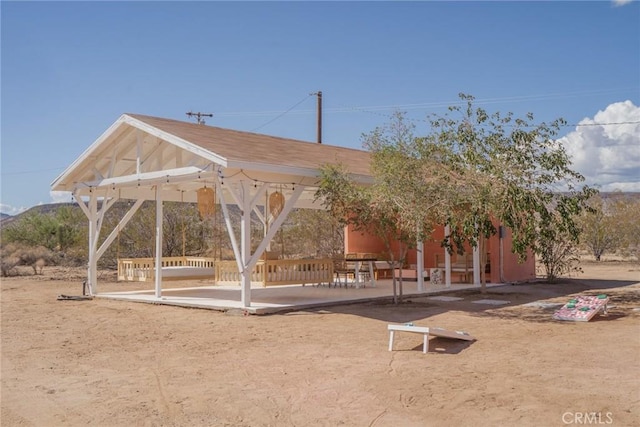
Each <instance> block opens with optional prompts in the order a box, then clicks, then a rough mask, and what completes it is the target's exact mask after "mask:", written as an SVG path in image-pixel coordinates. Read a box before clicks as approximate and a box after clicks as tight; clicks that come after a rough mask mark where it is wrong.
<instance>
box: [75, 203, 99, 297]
mask: <svg viewBox="0 0 640 427" xmlns="http://www.w3.org/2000/svg"><path fill="white" fill-rule="evenodd" d="M78 202H79V203H82V201H81V200H79V201H78ZM97 234H98V195H97V194H96V191H92V192H91V196H90V198H89V266H88V271H87V279H88V280H89V293H90V294H91V295H95V294H96V293H97V292H98V286H97V283H96V282H97V280H98V257H97V253H96V248H97V243H98V236H97Z"/></svg>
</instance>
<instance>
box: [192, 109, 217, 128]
mask: <svg viewBox="0 0 640 427" xmlns="http://www.w3.org/2000/svg"><path fill="white" fill-rule="evenodd" d="M187 116H188V117H195V118H196V121H197V122H198V124H199V125H203V124H204V119H203V117H213V114H210V113H201V112H199V111H198V112H197V113H193V112H191V111H189V112H188V113H187Z"/></svg>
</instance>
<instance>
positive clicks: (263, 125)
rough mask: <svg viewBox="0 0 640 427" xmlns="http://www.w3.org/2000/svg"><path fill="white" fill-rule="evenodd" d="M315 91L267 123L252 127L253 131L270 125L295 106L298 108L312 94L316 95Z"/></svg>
mask: <svg viewBox="0 0 640 427" xmlns="http://www.w3.org/2000/svg"><path fill="white" fill-rule="evenodd" d="M314 95H315V93H310V94H309V95H307V96H305V97H304V98H302V99H301V100H300V101H299V102H297V103H296V104H294V105H293V106H291V107H290V108H289V109H288V110H286V111H284V112H282V114H279V115H278V116H276V117H274V118H273V119H271V120H269V121H268V122H266V123H263V124H262V125H260V126H258V127H257V128H253V129H251V132H255V131H257V130H258V129H260V128H263V127H265V126H266V125H268V124H269V123H272V122H275V121H276V120H278V119H279V118H280V117H282V116H284V115H285V114H287V113H288V112H289V111H291V110H293V109H294V108H296V107H297V106H298V105H300V104H302V103H303V102H304V101H306V100H307V99H309V98H310V97H311V96H314Z"/></svg>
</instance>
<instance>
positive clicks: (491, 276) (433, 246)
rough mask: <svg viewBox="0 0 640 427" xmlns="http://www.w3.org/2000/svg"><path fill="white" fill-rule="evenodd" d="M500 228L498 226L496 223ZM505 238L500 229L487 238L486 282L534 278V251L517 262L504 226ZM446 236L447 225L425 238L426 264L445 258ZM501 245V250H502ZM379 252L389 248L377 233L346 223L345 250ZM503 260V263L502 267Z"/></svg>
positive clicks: (412, 257) (413, 254) (412, 259)
mask: <svg viewBox="0 0 640 427" xmlns="http://www.w3.org/2000/svg"><path fill="white" fill-rule="evenodd" d="M496 228H498V227H496ZM502 235H503V236H502V239H501V237H500V233H496V234H495V235H493V236H491V237H490V238H489V239H487V245H486V251H487V255H488V258H487V262H488V264H489V265H488V266H487V270H488V274H487V282H490V283H510V282H522V281H529V280H533V279H535V277H536V274H535V258H534V256H533V255H532V254H528V256H527V259H526V261H524V262H523V263H520V262H518V256H517V255H515V254H513V253H512V252H511V242H512V237H511V232H510V231H509V230H508V229H506V228H503V231H502ZM443 238H444V227H443V226H439V227H436V229H435V230H434V232H433V234H432V238H431V239H430V240H428V241H426V242H424V252H423V258H424V266H425V269H429V268H433V267H436V256H437V257H438V258H439V259H440V260H441V262H442V260H443V259H444V253H445V249H444V248H443V247H442V246H441V244H440V242H441V241H442V239H443ZM392 247H393V249H394V252H395V253H396V254H398V253H399V245H398V244H397V243H395V244H394V245H392ZM501 247H502V251H501ZM355 252H358V253H377V254H381V256H386V252H387V251H386V248H385V245H384V243H383V242H382V241H381V240H380V239H379V238H377V237H375V236H372V235H369V234H366V233H363V232H360V231H354V230H353V229H352V228H351V227H347V229H346V230H345V253H355ZM501 252H502V262H501V260H500V254H501ZM465 253H467V254H470V253H472V250H471V248H470V247H467V248H465ZM456 257H457V255H455V254H454V255H453V256H452V258H453V260H454V261H453V262H455V259H456ZM406 264H407V265H408V266H414V265H416V264H417V251H416V250H415V249H411V250H409V252H408V253H407V261H406ZM501 264H502V267H500V266H501Z"/></svg>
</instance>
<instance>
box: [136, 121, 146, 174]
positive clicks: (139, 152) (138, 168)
mask: <svg viewBox="0 0 640 427" xmlns="http://www.w3.org/2000/svg"><path fill="white" fill-rule="evenodd" d="M143 138H144V135H143V133H142V131H141V130H140V129H138V131H137V132H136V175H140V174H141V173H142V139H143Z"/></svg>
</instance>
